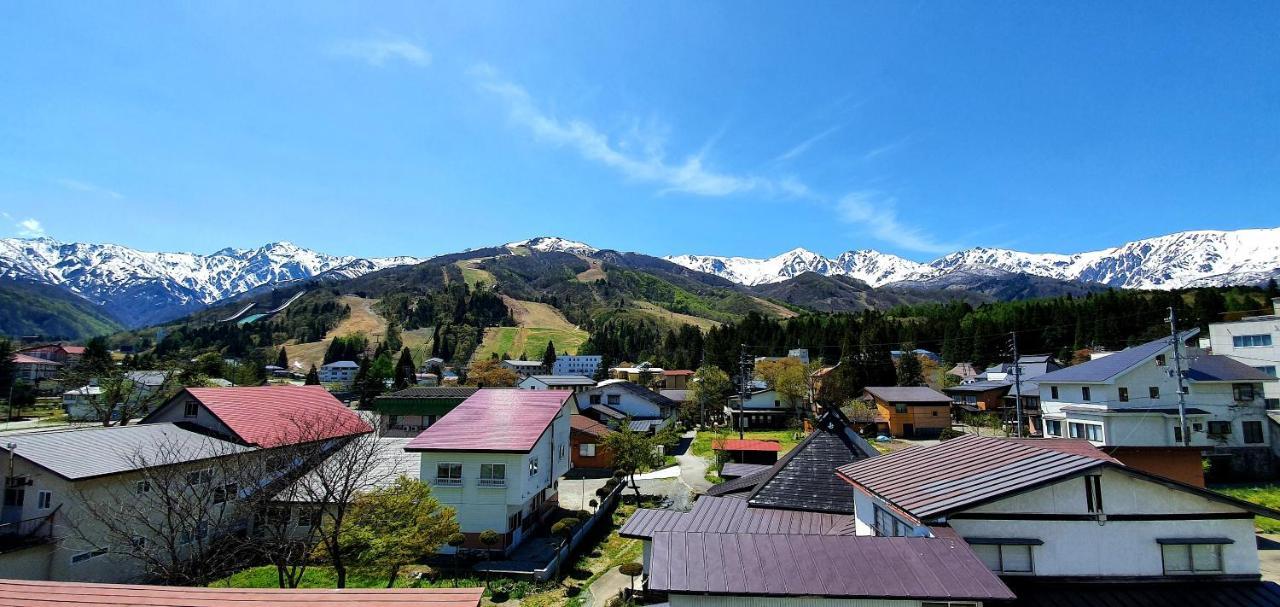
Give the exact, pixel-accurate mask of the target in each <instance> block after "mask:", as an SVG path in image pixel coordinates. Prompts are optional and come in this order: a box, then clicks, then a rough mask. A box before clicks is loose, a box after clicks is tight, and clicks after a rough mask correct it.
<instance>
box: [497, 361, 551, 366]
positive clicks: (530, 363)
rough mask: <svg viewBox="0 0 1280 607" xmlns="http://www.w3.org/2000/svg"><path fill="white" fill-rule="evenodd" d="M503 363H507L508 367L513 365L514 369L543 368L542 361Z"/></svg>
mask: <svg viewBox="0 0 1280 607" xmlns="http://www.w3.org/2000/svg"><path fill="white" fill-rule="evenodd" d="M502 362H504V363H507V364H508V365H511V366H513V367H541V366H542V361H540V360H504V361H502Z"/></svg>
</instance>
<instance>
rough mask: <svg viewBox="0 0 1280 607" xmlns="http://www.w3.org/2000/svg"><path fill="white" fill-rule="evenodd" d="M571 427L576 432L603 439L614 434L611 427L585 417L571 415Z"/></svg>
mask: <svg viewBox="0 0 1280 607" xmlns="http://www.w3.org/2000/svg"><path fill="white" fill-rule="evenodd" d="M569 427H570V428H571V429H572V430H573V431H574V432H582V433H585V434H589V435H591V436H595V437H602V436H605V435H608V434H611V433H612V432H613V430H610V429H609V426H606V425H604V424H602V423H600V422H598V421H596V420H594V419H591V418H590V417H587V416H585V415H570V416H569Z"/></svg>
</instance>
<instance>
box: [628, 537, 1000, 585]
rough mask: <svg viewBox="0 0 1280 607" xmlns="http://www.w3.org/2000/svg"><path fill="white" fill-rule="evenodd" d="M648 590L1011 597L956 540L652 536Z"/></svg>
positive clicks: (970, 552) (969, 551) (975, 556)
mask: <svg viewBox="0 0 1280 607" xmlns="http://www.w3.org/2000/svg"><path fill="white" fill-rule="evenodd" d="M649 588H650V589H652V590H656V591H658V592H668V593H676V594H680V593H697V594H713V595H727V596H793V597H815V596H817V597H830V598H854V597H858V598H886V599H917V600H919V599H940V600H948V599H955V600H983V601H985V600H1002V599H1012V598H1014V595H1013V593H1012V592H1010V591H1009V588H1008V587H1006V586H1005V585H1004V583H1002V582H1001V581H1000V580H999V578H997V577H996V576H995V575H994V574H992V573H991V572H990V571H989V570H987V568H986V566H984V565H983V564H982V561H981V560H979V559H978V556H977V555H976V554H974V553H973V551H972V550H971V549H970V548H969V547H968V546H967V545H966V544H965V543H964V541H963V540H960V539H956V538H924V537H865V536H864V537H858V536H823V535H764V534H758V533H757V534H753V533H683V532H672V531H663V532H659V533H657V534H655V535H654V538H653V552H652V557H651V559H650V565H649Z"/></svg>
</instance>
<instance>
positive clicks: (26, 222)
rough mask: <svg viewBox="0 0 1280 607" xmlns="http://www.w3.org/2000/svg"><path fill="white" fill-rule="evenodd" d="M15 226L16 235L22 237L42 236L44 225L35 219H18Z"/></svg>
mask: <svg viewBox="0 0 1280 607" xmlns="http://www.w3.org/2000/svg"><path fill="white" fill-rule="evenodd" d="M16 226H17V228H18V236H21V237H23V238H39V237H41V236H44V226H42V225H40V222H39V221H37V220H35V219H32V218H27V219H23V220H22V221H19V222H18V223H17V224H16Z"/></svg>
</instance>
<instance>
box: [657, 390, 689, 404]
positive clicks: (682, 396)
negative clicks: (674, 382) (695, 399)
mask: <svg viewBox="0 0 1280 607" xmlns="http://www.w3.org/2000/svg"><path fill="white" fill-rule="evenodd" d="M658 394H661V395H663V396H665V397H667V398H669V399H671V400H672V401H675V402H677V403H682V402H684V401H686V400H689V391H688V390H659V391H658Z"/></svg>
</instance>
